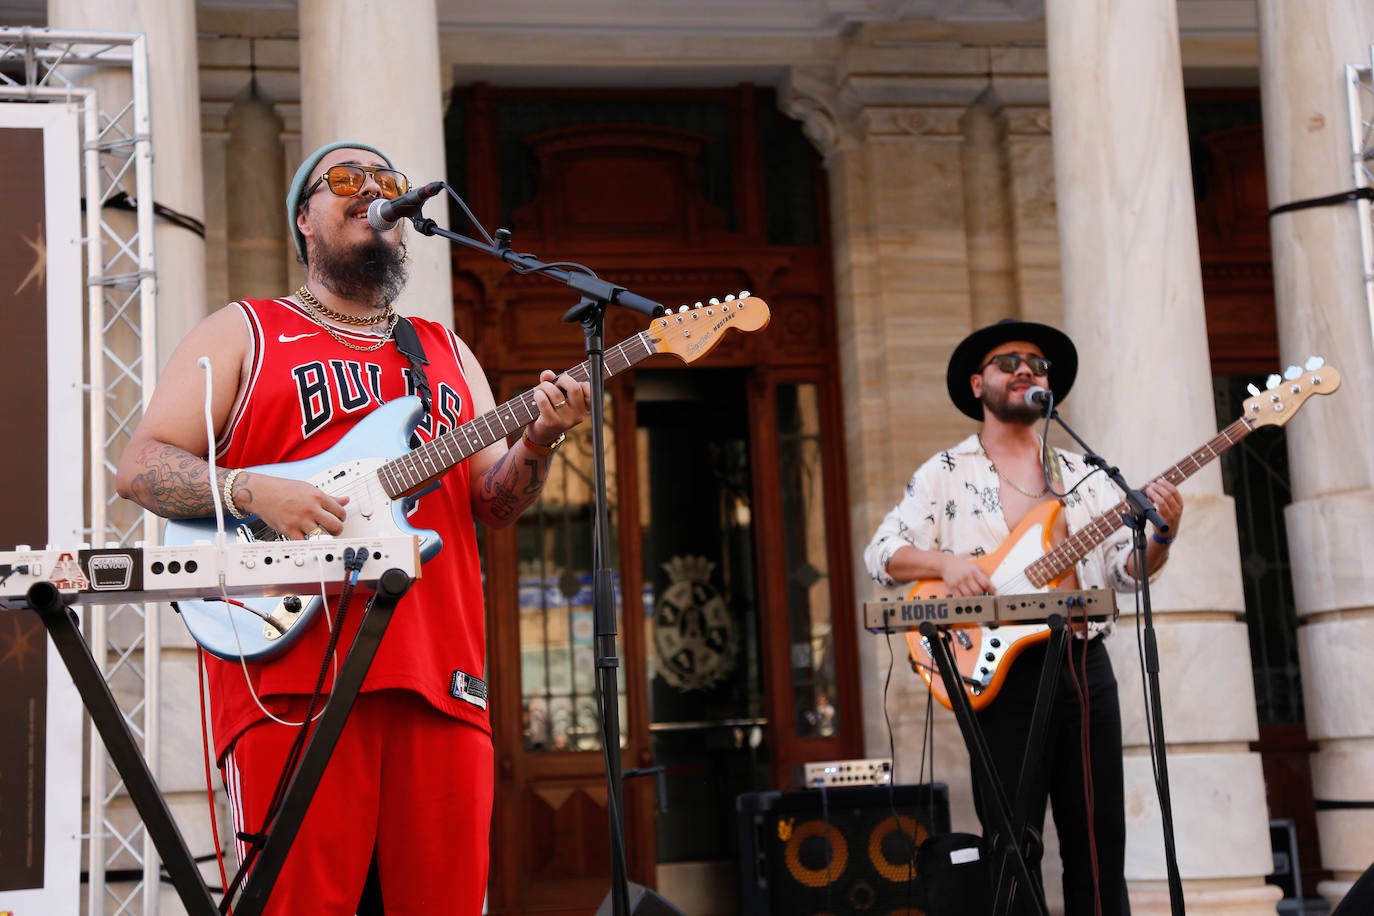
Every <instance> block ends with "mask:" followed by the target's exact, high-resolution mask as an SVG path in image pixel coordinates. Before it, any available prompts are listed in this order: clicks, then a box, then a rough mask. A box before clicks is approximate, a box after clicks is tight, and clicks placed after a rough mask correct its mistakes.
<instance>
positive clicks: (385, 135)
mask: <svg viewBox="0 0 1374 916" xmlns="http://www.w3.org/2000/svg"><path fill="white" fill-rule="evenodd" d="M300 31H301V109H302V124H301V133H302V141H301V147H302V149H303V150H304V151H305V152H306V153H309V152H310V151H312V150H314V149H316V148H318V147H319V146H321V145H322V144H324V143H329V142H332V141H334V140H358V141H361V142H363V143H368V144H370V145H372V146H375V147H377V148H378V149H380V150H382V151H383V152H385V153H386V154H387V156H388V157H389V158H390V159H391V161H392V162H393V163H394V164H395V166H396V167H397V168H398V169H400V170H401V171H402V172H405V173H406V175H408V176H409V177H410V179H411V181H412V182H414V183H416V184H421V183H424V182H429V181H438V180H444V179H445V178H446V176H445V161H444V110H443V97H442V87H441V79H442V74H441V72H440V66H439V38H438V32H439V30H438V18H437V13H436V11H435V2H434V0H393V2H391V3H388V4H387V5H386V7H385V10H384V11H383V9H382V8H381V7H379V6H378V5H377V4H375V3H372V2H370V0H301V4H300ZM293 167H294V164H293ZM447 200H448V197H447V195H445V196H444V197H443V199H435V200H433V201H431V202H430V203H429V205H428V206H426V207H425V211H424V212H425V215H426V216H428V217H431V218H432V219H434V220H435V221H436V222H438V223H439V224H441V225H443V226H447V225H448V207H447V204H446V201H447ZM398 231H399V230H398ZM404 231H405V232H406V233H407V245H408V248H409V252H410V261H409V263H410V282H409V283H408V284H407V286H406V290H405V292H404V293H402V295H401V299H400V302H399V303H398V308H400V310H401V311H402V312H403V313H405V314H409V315H418V316H420V317H424V318H429V319H432V320H434V321H439V322H442V323H443V324H445V325H448V326H450V327H451V326H452V325H453V295H452V290H451V288H450V283H451V281H450V276H451V270H450V266H449V264H450V260H449V259H450V253H451V250H452V245H450V243H449V242H447V241H445V240H443V239H440V238H437V237H436V238H424V237H423V236H420V235H417V234H416V233H415V232H414V231H413V229H412V228H411V227H410V225H409V224H408V223H407V224H405V227H404ZM467 234H468V233H466V232H465V233H464V235H467ZM472 256H473V257H484V256H483V255H472Z"/></svg>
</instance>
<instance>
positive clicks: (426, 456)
mask: <svg viewBox="0 0 1374 916" xmlns="http://www.w3.org/2000/svg"><path fill="white" fill-rule="evenodd" d="M655 352H657V350H656V349H655V347H654V344H653V341H652V340H651V339H650V337H649V335H648V334H646V333H644V332H643V331H641V332H640V333H638V334H636V335H635V336H633V337H629V338H626V339H625V340H623V341H621V342H620V343H618V344H616V345H615V346H613V347H611V348H610V349H608V350H607V351H606V355H605V369H606V377H607V378H612V377H614V376H616V375H618V374H620V373H621V372H624V371H625V370H626V369H629V368H630V367H632V366H634V365H636V364H637V363H639V362H641V361H642V360H644V359H647V358H648V357H650V356H652V355H654V353H655ZM567 374H568V375H570V376H572V378H574V379H576V380H577V381H578V382H586V381H589V380H590V379H591V377H592V375H591V364H590V363H588V362H583V363H582V364H581V365H579V366H575V367H573V368H572V369H569V370H568V372H567ZM538 416H539V404H538V402H536V401H535V399H534V396H533V394H532V393H531V392H529V391H526V392H524V393H523V394H520V395H517V396H516V397H513V398H511V399H510V400H509V401H507V402H506V403H504V404H502V405H500V406H499V407H497V408H495V409H493V410H490V411H488V412H487V413H484V414H482V415H481V416H480V417H474V418H473V419H471V420H469V421H468V422H467V423H464V424H463V425H462V426H460V427H458V428H457V429H451V430H449V431H448V432H446V433H444V434H443V435H441V436H438V437H436V438H435V439H433V440H431V441H429V442H426V443H425V444H424V445H421V446H420V447H419V448H416V449H413V450H412V451H410V452H407V453H406V454H404V455H402V456H401V457H399V458H393V459H392V460H391V461H388V462H386V463H385V464H383V465H382V466H381V467H379V468H378V469H377V476H378V478H379V479H380V480H381V483H382V488H383V489H384V490H386V493H387V495H388V496H390V497H391V498H392V499H397V498H399V497H402V496H405V495H407V494H409V493H413V492H415V491H416V490H419V489H420V488H421V487H423V486H425V485H426V484H428V483H429V482H430V481H433V480H435V479H437V478H439V477H441V476H443V475H444V474H446V473H448V471H449V470H451V469H452V468H453V467H454V466H456V465H457V464H458V463H460V462H462V461H465V460H466V459H468V458H469V457H471V456H472V455H475V454H476V453H477V452H480V451H481V450H482V449H484V448H486V447H487V446H488V445H491V444H492V443H493V442H495V441H497V440H498V439H504V438H505V437H506V436H509V435H510V434H511V433H513V432H515V431H516V430H519V429H522V428H523V427H525V426H528V425H529V424H530V423H532V422H534V420H535V418H537V417H538Z"/></svg>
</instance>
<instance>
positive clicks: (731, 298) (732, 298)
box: [725, 293, 735, 302]
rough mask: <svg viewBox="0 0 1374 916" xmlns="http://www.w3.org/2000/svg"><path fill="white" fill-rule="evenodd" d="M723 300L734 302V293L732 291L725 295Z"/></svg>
mask: <svg viewBox="0 0 1374 916" xmlns="http://www.w3.org/2000/svg"><path fill="white" fill-rule="evenodd" d="M725 301H726V302H734V301H735V294H734V293H731V294H730V295H728V296H726V297H725Z"/></svg>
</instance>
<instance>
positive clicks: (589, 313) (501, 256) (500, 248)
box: [409, 185, 665, 916]
mask: <svg viewBox="0 0 1374 916" xmlns="http://www.w3.org/2000/svg"><path fill="white" fill-rule="evenodd" d="M445 187H447V185H445ZM449 191H450V193H453V191H452V189H451V188H450V189H449ZM453 196H454V197H455V198H457V197H458V195H457V194H454V195H453ZM459 203H460V204H461V203H462V200H461V199H459ZM463 209H464V210H465V211H466V210H467V207H466V206H464V208H463ZM468 216H469V217H471V213H469V214H468ZM409 219H410V221H411V223H412V224H413V225H414V226H415V230H416V231H417V232H419V233H420V234H421V235H428V236H434V235H437V236H439V237H441V238H445V239H448V240H449V241H451V242H455V243H457V244H459V245H463V246H465V247H467V248H472V249H474V250H476V251H482V252H486V253H487V254H489V255H491V256H492V257H494V258H497V259H498V260H500V261H504V262H505V263H506V264H509V265H511V267H512V268H513V269H514V270H516V271H518V272H520V273H536V272H537V273H542V274H544V275H545V276H548V277H551V278H553V279H555V280H561V281H562V282H563V283H565V284H566V285H567V286H568V288H569V289H572V290H573V291H574V292H576V293H577V294H578V295H579V297H580V298H579V301H578V303H577V305H575V306H573V307H572V308H571V309H569V310H568V313H567V314H566V315H564V316H563V320H564V321H569V322H571V321H576V322H579V323H581V325H582V329H583V335H584V338H585V341H586V351H587V366H588V375H589V376H590V383H591V392H592V396H591V420H592V462H593V488H592V493H593V518H594V521H593V531H592V534H593V537H592V618H593V621H594V622H595V628H596V638H595V641H594V650H593V652H594V657H595V664H596V684H597V702H598V706H599V707H600V709H601V749H602V754H603V755H604V757H605V759H606V783H607V785H606V793H607V795H606V799H607V801H606V808H607V814H608V815H609V819H610V834H611V891H610V899H611V912H612V913H613V914H614V916H629V913H630V889H629V874H628V868H627V866H626V862H625V826H624V807H623V804H624V795H623V787H622V784H621V783H622V779H623V778H624V777H623V772H622V767H621V759H620V689H619V685H618V683H617V675H616V669H617V668H618V667H619V666H620V659H619V658H617V657H616V654H615V651H616V649H615V639H616V621H615V587H614V586H615V583H614V575H613V573H612V570H611V567H610V565H609V557H610V556H611V541H610V521H609V508H608V501H607V499H606V452H605V444H604V442H603V431H602V417H603V413H604V411H603V404H602V402H603V400H604V394H605V386H606V371H605V362H604V359H603V358H604V356H605V343H604V339H603V330H604V325H605V315H606V307H607V306H608V305H622V306H625V307H626V308H631V309H634V310H635V311H638V312H643V313H644V314H646V315H648V316H650V317H651V318H656V317H658V316H659V315H661V314H663V312H664V311H665V309H664V307H663V306H662V305H661V304H659V303H657V302H654V301H653V300H652V299H647V298H645V297H644V296H640V295H638V294H636V293H632V292H630V291H629V290H627V289H625V288H624V287H623V286H616V285H615V284H613V283H608V282H607V281H605V280H602V279H600V278H598V277H595V276H592V275H591V274H589V273H583V272H580V271H571V270H566V269H564V268H562V267H558V266H555V265H552V264H545V263H542V262H540V261H537V260H535V259H534V258H532V257H530V256H528V255H523V254H518V253H516V252H514V251H512V250H511V248H510V239H511V233H510V230H508V229H498V230H496V243H495V244H493V245H488V244H485V243H483V242H479V241H477V240H476V239H471V238H467V237H466V236H462V235H458V234H457V233H454V232H450V231H449V230H447V229H444V228H443V227H442V226H440V225H439V224H438V223H436V222H435V221H434V220H432V219H429V218H427V217H424V216H420V215H418V214H417V215H415V216H411V217H409ZM473 222H474V223H476V220H475V219H474V220H473Z"/></svg>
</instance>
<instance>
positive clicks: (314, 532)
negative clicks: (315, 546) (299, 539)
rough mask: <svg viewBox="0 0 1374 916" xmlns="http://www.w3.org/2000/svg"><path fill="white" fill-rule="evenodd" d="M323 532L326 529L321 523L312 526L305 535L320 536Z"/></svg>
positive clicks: (310, 536) (309, 536)
mask: <svg viewBox="0 0 1374 916" xmlns="http://www.w3.org/2000/svg"><path fill="white" fill-rule="evenodd" d="M322 534H324V529H323V528H321V527H320V526H319V525H316V526H315V527H314V528H311V529H310V530H309V531H307V532H306V533H305V536H306V537H308V538H313V537H319V536H320V535H322Z"/></svg>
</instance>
